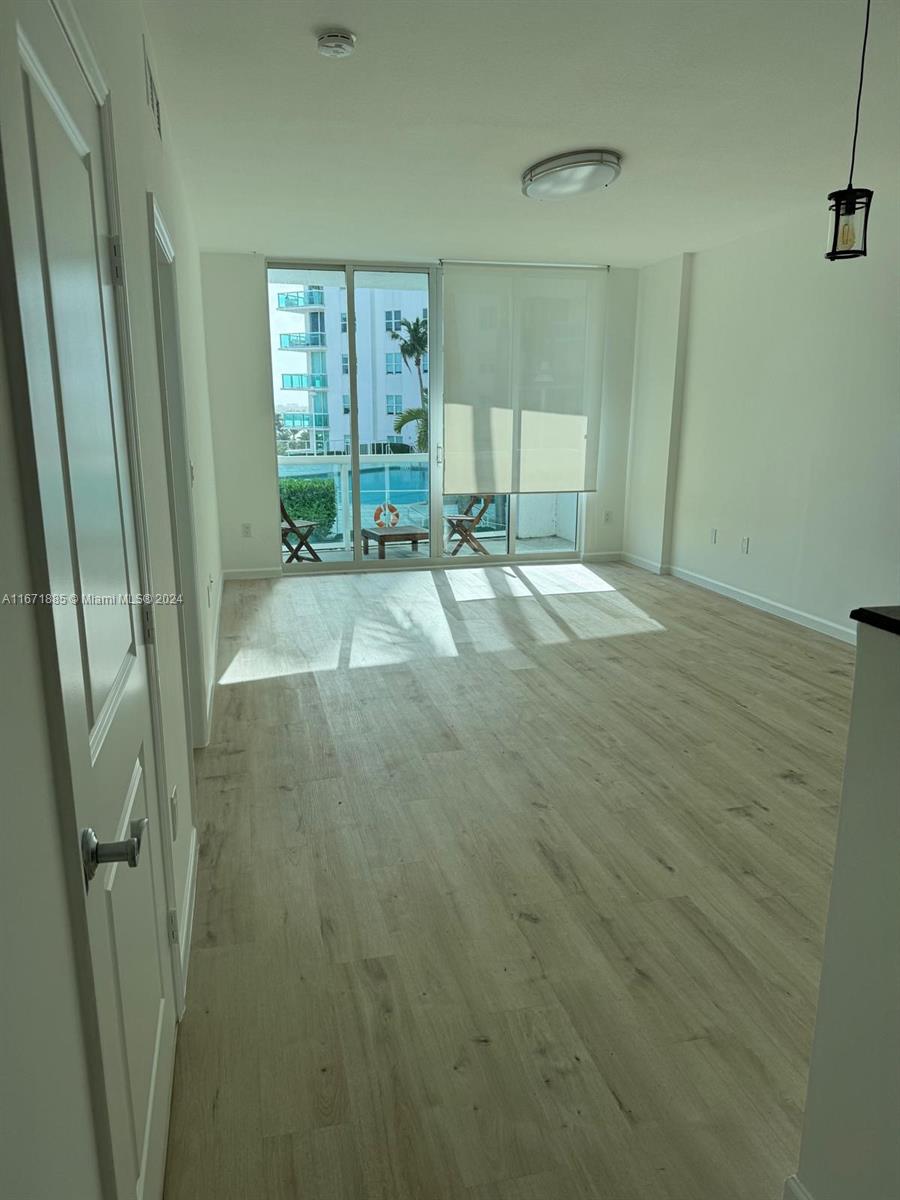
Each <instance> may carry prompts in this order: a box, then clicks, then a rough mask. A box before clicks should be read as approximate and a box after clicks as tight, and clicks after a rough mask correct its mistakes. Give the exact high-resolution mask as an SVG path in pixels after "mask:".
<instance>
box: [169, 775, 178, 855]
mask: <svg viewBox="0 0 900 1200" xmlns="http://www.w3.org/2000/svg"><path fill="white" fill-rule="evenodd" d="M169 810H170V812H171V814H172V841H173V842H174V841H175V839H176V838H177V837H178V784H177V783H176V784H175V786H174V787H173V788H172V794H171V796H170V797H169Z"/></svg>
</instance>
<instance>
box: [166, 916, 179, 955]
mask: <svg viewBox="0 0 900 1200" xmlns="http://www.w3.org/2000/svg"><path fill="white" fill-rule="evenodd" d="M167 924H168V926H169V941H170V942H171V943H172V945H173V946H177V945H178V913H177V912H176V911H175V909H174V908H170V909H169V912H168V919H167Z"/></svg>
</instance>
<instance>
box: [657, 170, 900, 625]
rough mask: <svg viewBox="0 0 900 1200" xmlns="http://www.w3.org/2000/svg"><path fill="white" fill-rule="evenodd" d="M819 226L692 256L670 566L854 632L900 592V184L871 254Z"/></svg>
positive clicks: (806, 221) (791, 225)
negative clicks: (832, 239)
mask: <svg viewBox="0 0 900 1200" xmlns="http://www.w3.org/2000/svg"><path fill="white" fill-rule="evenodd" d="M872 182H875V183H876V187H877V181H875V180H873V181H872ZM879 210H880V211H879ZM813 217H815V218H816V219H813ZM819 217H821V218H822V219H821V220H820V219H818V218H819ZM876 218H878V219H876ZM824 226H825V221H824V213H823V212H816V213H815V214H813V216H810V215H806V216H803V217H801V218H799V219H794V220H790V221H787V222H783V223H782V224H780V225H777V226H775V227H774V228H773V229H770V230H768V231H767V232H766V233H765V234H762V235H758V236H753V237H749V238H744V239H741V240H740V241H737V242H733V243H732V244H730V245H728V246H723V247H720V248H718V249H714V250H708V251H705V252H704V253H701V254H698V255H696V256H695V257H694V265H693V280H692V288H691V302H690V321H689V326H688V337H687V354H686V374H685V381H684V401H683V422H682V432H681V453H680V460H679V465H678V483H677V494H676V498H675V505H674V538H673V547H672V554H671V563H672V565H673V567H674V568H675V569H676V571H679V570H680V571H685V572H691V573H692V574H694V575H696V576H700V577H702V578H703V579H707V580H713V581H715V582H716V583H717V584H720V585H725V586H727V587H730V588H733V589H736V590H737V591H738V592H739V593H749V594H752V595H755V596H758V597H761V598H762V599H763V600H764V601H765V602H767V603H768V604H769V605H770V606H773V607H775V608H776V609H777V608H778V607H779V606H781V608H782V609H783V612H784V614H785V615H789V616H794V617H800V618H801V619H806V620H808V621H809V623H812V624H814V625H816V626H817V627H819V628H822V629H825V630H826V631H832V632H836V633H842V634H844V635H845V636H852V631H851V625H850V622H849V621H848V613H849V611H850V609H851V608H852V607H853V606H854V605H858V604H860V603H865V604H886V603H896V601H897V600H898V598H900V349H898V346H900V338H898V330H900V284H898V279H900V273H898V272H900V261H898V259H900V236H898V229H900V227H898V223H897V220H896V191H895V192H894V194H892V193H891V190H890V188H884V189H881V190H880V191H876V201H875V204H874V205H873V210H872V218H871V229H870V247H871V250H870V254H869V257H867V258H865V259H858V260H855V261H850V262H837V263H830V262H827V261H826V260H825V258H824V257H823V232H824ZM664 265H665V264H664ZM650 270H651V271H656V270H657V268H650ZM643 275H644V272H642V276H643ZM673 288H674V284H673ZM667 346H669V347H670V346H671V330H669V336H668V341H667ZM644 352H645V353H647V352H648V351H647V349H646V347H645V348H644ZM669 352H670V351H669V350H668V349H667V352H666V353H667V356H668V354H669ZM659 486H660V481H659V478H658V477H656V476H655V477H654V478H647V476H646V472H645V473H643V474H642V475H641V477H640V490H641V491H642V492H644V493H645V494H647V495H650V494H652V495H654V497H656V496H657V495H658V489H659ZM713 527H715V528H717V529H718V541H717V543H716V544H715V545H713V544H711V541H710V530H711V528H713ZM742 537H749V538H750V554H749V555H743V554H742V553H741V546H740V543H741V538H742Z"/></svg>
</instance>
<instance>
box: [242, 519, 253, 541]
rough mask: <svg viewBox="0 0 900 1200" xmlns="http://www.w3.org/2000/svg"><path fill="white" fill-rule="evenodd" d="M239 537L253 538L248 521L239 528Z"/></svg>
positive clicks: (251, 527)
mask: <svg viewBox="0 0 900 1200" xmlns="http://www.w3.org/2000/svg"><path fill="white" fill-rule="evenodd" d="M241 537H253V526H252V525H251V524H250V522H249V521H245V522H244V524H243V525H242V526H241Z"/></svg>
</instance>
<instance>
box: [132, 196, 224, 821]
mask: <svg viewBox="0 0 900 1200" xmlns="http://www.w3.org/2000/svg"><path fill="white" fill-rule="evenodd" d="M147 215H148V220H149V225H150V277H151V279H152V282H153V315H154V318H155V321H156V351H157V362H158V366H159V388H160V393H161V399H162V416H163V439H164V442H165V447H166V484H167V487H168V492H169V514H170V517H171V528H172V545H173V548H174V552H175V591H176V592H178V593H179V594H180V595H181V596H182V602H181V604H179V605H178V636H179V640H180V643H181V669H182V680H183V686H184V694H185V697H186V699H187V701H188V703H187V704H186V705H185V720H186V723H187V738H188V746H189V747H194V746H205V745H207V744H208V742H209V712H208V710H207V705H206V699H207V697H206V679H207V675H206V664H205V661H204V653H203V632H202V627H201V624H200V615H199V614H200V592H199V588H198V586H197V536H196V527H195V524H194V505H193V492H192V487H193V464H192V461H191V457H190V450H189V446H188V436H187V420H186V416H185V410H184V372H183V368H182V357H181V337H180V324H179V320H178V293H177V274H176V262H175V243H174V242H173V240H172V236H171V234H170V233H169V230H168V227H167V225H166V222H165V219H164V218H163V214H162V211H161V209H160V205H159V201H158V200H157V198H156V196H155V195H154V193H153V192H148V193H147ZM159 254H162V256H163V258H164V259H165V261H166V262H167V263H168V265H169V267H170V268H171V271H172V277H171V303H172V312H171V314H170V317H171V321H172V325H173V341H174V355H173V361H172V362H170V363H168V364H167V361H166V335H165V332H164V321H165V319H166V310H165V306H164V303H163V290H162V289H163V286H164V283H163V279H162V275H161V272H160V269H159V257H158V256H159ZM172 382H174V386H171V383H172ZM191 791H192V793H193V787H192V789H191ZM191 804H192V807H191V811H192V812H193V794H192V796H191Z"/></svg>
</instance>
